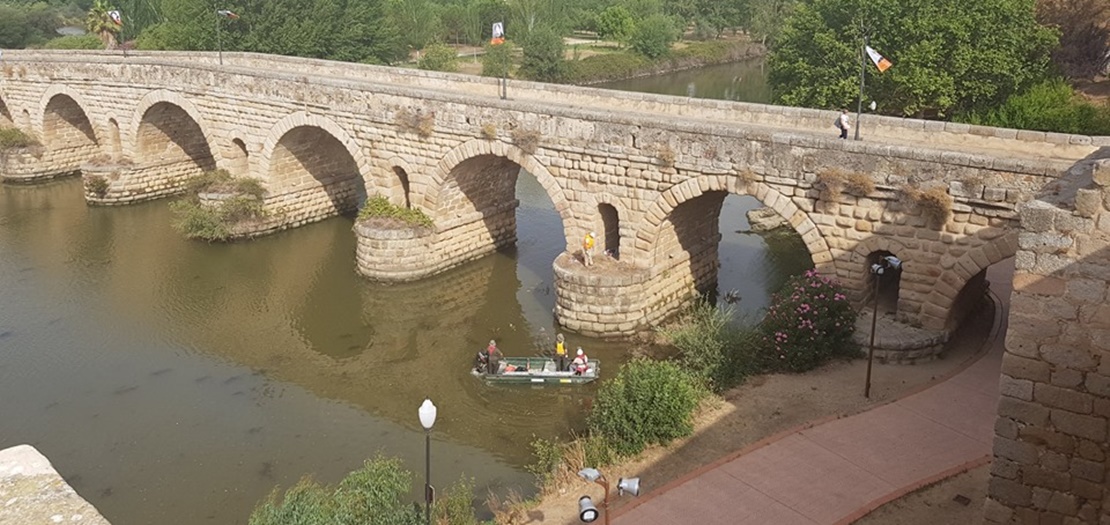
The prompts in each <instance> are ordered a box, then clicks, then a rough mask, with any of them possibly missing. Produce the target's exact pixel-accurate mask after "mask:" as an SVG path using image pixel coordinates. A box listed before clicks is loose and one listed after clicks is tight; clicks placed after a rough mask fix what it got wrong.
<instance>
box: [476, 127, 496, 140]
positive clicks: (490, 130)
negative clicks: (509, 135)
mask: <svg viewBox="0 0 1110 525" xmlns="http://www.w3.org/2000/svg"><path fill="white" fill-rule="evenodd" d="M479 133H480V134H481V136H482V138H483V139H486V140H494V139H496V138H497V126H494V125H493V124H490V123H486V124H482V128H481V130H479Z"/></svg>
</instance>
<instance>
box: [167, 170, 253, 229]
mask: <svg viewBox="0 0 1110 525" xmlns="http://www.w3.org/2000/svg"><path fill="white" fill-rule="evenodd" d="M265 194H266V189H265V188H263V187H262V183H261V182H260V181H259V180H257V179H252V178H234V177H232V176H231V174H230V173H228V172H227V171H226V170H214V171H209V172H206V173H204V174H203V175H200V176H199V177H196V178H194V179H192V180H191V181H189V184H188V186H187V189H186V192H185V197H184V198H182V199H181V200H178V201H175V202H173V203H171V204H170V209H171V210H173V214H174V223H173V226H174V228H176V229H177V230H178V231H180V232H181V233H182V234H184V235H185V236H186V237H188V238H190V239H201V240H205V241H209V242H215V241H227V240H229V239H231V238H233V237H234V236H235V235H236V234H237V233H238V232H240V231H241V230H242V229H243V227H244V226H246V225H249V224H254V223H257V222H258V221H260V220H262V219H264V218H265V217H266V215H267V213H266V210H265V209H264V208H263V206H262V197H263V196H264V195H265Z"/></svg>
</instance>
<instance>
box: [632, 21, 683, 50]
mask: <svg viewBox="0 0 1110 525" xmlns="http://www.w3.org/2000/svg"><path fill="white" fill-rule="evenodd" d="M679 36H680V33H679V31H678V29H677V28H675V25H674V22H673V21H672V20H671V19H670V18H667V17H666V16H663V15H651V16H649V17H647V18H645V19H643V20H642V21H641V22H639V23H638V24H636V30H635V31H633V32H632V37H631V38H630V40H629V44H630V45H631V47H632V49H633V50H635V51H636V52H637V53H639V54H641V55H644V56H646V57H648V58H659V57H661V56H663V55H665V54H667V52H668V51H670V50H671V44H673V43H674V41H675V40H677V39H678V37H679Z"/></svg>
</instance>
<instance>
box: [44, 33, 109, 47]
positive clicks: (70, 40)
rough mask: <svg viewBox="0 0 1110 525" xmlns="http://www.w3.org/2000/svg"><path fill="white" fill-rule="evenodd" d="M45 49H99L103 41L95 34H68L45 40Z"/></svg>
mask: <svg viewBox="0 0 1110 525" xmlns="http://www.w3.org/2000/svg"><path fill="white" fill-rule="evenodd" d="M42 47H44V48H46V49H101V48H103V47H104V43H103V42H101V41H100V38H98V37H97V36H96V35H68V36H60V37H58V38H54V39H51V40H47V41H46V43H45V44H43V45H42Z"/></svg>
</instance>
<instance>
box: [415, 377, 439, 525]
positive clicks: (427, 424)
mask: <svg viewBox="0 0 1110 525" xmlns="http://www.w3.org/2000/svg"><path fill="white" fill-rule="evenodd" d="M417 413H418V414H419V415H420V426H422V427H424V520H425V521H426V522H427V524H428V525H431V524H432V500H433V499H435V489H433V488H432V425H435V424H436V406H435V405H434V404H433V403H432V400H431V399H424V403H422V404H421V405H420V409H419V410H417Z"/></svg>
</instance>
